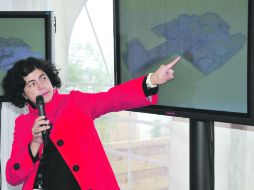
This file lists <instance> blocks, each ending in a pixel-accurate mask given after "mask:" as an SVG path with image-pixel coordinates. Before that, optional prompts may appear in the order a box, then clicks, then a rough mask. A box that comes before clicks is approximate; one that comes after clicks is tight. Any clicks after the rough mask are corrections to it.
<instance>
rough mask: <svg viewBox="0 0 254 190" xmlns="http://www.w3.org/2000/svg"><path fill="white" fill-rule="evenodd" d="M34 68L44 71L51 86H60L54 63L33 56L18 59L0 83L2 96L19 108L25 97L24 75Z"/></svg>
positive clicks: (24, 101)
mask: <svg viewBox="0 0 254 190" xmlns="http://www.w3.org/2000/svg"><path fill="white" fill-rule="evenodd" d="M35 69H40V70H42V71H44V72H45V73H46V74H47V76H48V77H49V80H50V81H51V83H52V86H53V87H55V88H60V87H61V80H60V78H59V76H58V73H59V70H57V69H56V67H55V65H54V64H52V63H50V62H48V61H46V60H42V59H37V58H34V57H29V58H27V59H22V60H19V61H18V62H16V63H15V64H14V66H13V67H12V68H11V69H10V70H8V71H7V74H6V76H5V77H4V79H3V84H2V86H3V90H4V97H5V98H6V99H7V100H8V101H10V102H11V103H12V104H14V105H15V106H17V107H19V108H22V107H24V105H25V103H26V99H25V98H24V97H23V93H24V88H25V84H26V83H25V80H24V77H25V76H27V75H28V74H29V73H31V72H32V71H34V70H35Z"/></svg>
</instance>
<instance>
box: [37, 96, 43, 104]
mask: <svg viewBox="0 0 254 190" xmlns="http://www.w3.org/2000/svg"><path fill="white" fill-rule="evenodd" d="M39 105H44V98H43V96H41V95H39V96H37V97H36V106H39Z"/></svg>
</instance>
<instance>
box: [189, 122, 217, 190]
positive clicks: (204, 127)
mask: <svg viewBox="0 0 254 190" xmlns="http://www.w3.org/2000/svg"><path fill="white" fill-rule="evenodd" d="M190 190H214V122H213V121H199V120H194V119H190Z"/></svg>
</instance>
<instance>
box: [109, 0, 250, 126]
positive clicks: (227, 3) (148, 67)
mask: <svg viewBox="0 0 254 190" xmlns="http://www.w3.org/2000/svg"><path fill="white" fill-rule="evenodd" d="M253 12H254V4H253V1H251V0H235V1H231V0H215V1H209V0H192V1H189V0H177V1H172V0H163V1H161V0H159V1H154V0H138V1H136V0H114V39H115V42H114V43H115V84H116V85H117V84H121V83H123V82H126V81H128V80H131V79H133V78H136V77H139V76H142V75H146V74H147V73H150V72H153V71H155V70H156V69H157V68H158V67H159V66H160V65H162V64H166V63H168V62H170V61H171V60H172V59H173V58H175V57H176V56H178V55H180V56H181V61H180V62H179V63H178V64H177V65H176V66H175V67H174V70H175V78H174V80H172V81H170V82H168V83H166V84H164V85H161V86H159V101H158V104H157V105H153V106H148V107H143V108H139V109H134V110H132V111H139V112H146V113H155V114H162V115H169V116H177V117H186V118H191V119H197V120H208V121H221V122H228V123H238V124H247V125H253V124H254V105H253V104H254V101H253V98H254V91H253V89H254V66H253V64H254V62H253V61H254V59H253V58H254V57H253V55H254V53H253V52H254V49H253V44H254V41H253V36H254V15H253Z"/></svg>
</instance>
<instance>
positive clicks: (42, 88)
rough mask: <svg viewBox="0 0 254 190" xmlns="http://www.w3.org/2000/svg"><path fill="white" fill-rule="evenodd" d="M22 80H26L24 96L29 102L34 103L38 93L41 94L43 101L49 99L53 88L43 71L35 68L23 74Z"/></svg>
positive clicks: (46, 101)
mask: <svg viewBox="0 0 254 190" xmlns="http://www.w3.org/2000/svg"><path fill="white" fill-rule="evenodd" d="M24 80H25V82H26V84H25V88H24V96H26V97H27V98H28V99H29V100H30V101H31V102H33V103H34V104H36V97H37V96H39V95H41V96H43V98H44V102H45V103H48V102H50V101H51V99H52V97H53V91H54V89H53V86H52V84H51V82H50V80H49V78H48V76H47V75H46V73H45V72H44V71H42V70H40V69H35V70H33V71H32V72H31V73H29V74H28V75H27V76H25V77H24Z"/></svg>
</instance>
